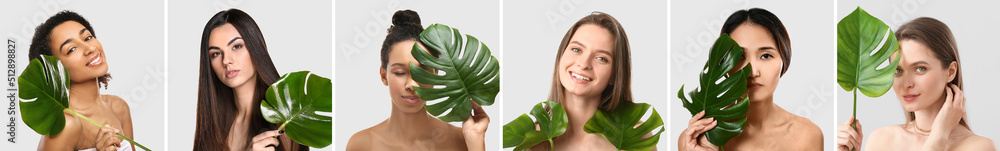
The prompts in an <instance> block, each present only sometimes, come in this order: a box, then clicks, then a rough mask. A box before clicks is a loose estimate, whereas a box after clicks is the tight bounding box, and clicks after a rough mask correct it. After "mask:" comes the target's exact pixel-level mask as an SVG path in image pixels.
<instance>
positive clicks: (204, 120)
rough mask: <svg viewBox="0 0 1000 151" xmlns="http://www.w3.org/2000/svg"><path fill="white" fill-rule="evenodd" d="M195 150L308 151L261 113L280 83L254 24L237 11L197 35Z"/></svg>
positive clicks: (220, 16) (220, 15)
mask: <svg viewBox="0 0 1000 151" xmlns="http://www.w3.org/2000/svg"><path fill="white" fill-rule="evenodd" d="M200 52H201V53H200V54H199V55H200V56H201V57H200V60H201V63H200V65H199V73H198V79H199V80H198V111H197V117H198V119H197V129H195V139H194V150H199V151H200V150H213V151H215V150H308V149H309V148H308V147H305V146H304V145H300V144H298V143H295V142H293V141H291V139H289V138H288V137H287V135H284V134H283V133H284V132H283V131H280V130H275V129H277V125H276V124H271V123H268V122H267V121H266V120H265V119H264V117H263V115H262V114H261V112H260V103H261V100H263V99H264V95H265V91H266V90H267V88H268V86H270V85H271V84H273V83H274V82H275V81H277V80H278V78H280V76H279V75H278V72H277V70H276V69H275V68H274V64H273V63H272V62H271V57H270V55H269V54H268V51H267V44H266V43H265V42H264V36H263V34H262V33H261V31H260V28H259V27H258V26H257V23H256V22H254V20H253V18H251V17H250V15H248V14H247V13H245V12H243V11H241V10H239V9H229V10H225V11H221V12H219V13H216V14H215V16H213V17H212V18H211V19H209V21H208V24H206V25H205V29H204V31H203V32H202V37H201V51H200Z"/></svg>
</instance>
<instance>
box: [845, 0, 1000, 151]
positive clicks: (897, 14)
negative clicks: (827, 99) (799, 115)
mask: <svg viewBox="0 0 1000 151" xmlns="http://www.w3.org/2000/svg"><path fill="white" fill-rule="evenodd" d="M998 4H1000V3H998V1H973V0H961V1H923V0H883V1H865V2H863V3H862V2H859V1H851V0H841V1H839V2H838V3H837V7H838V8H837V20H838V21H839V20H840V19H841V18H843V17H844V16H847V14H850V13H851V12H852V11H854V9H855V8H857V7H858V6H861V8H862V9H865V11H867V12H868V13H869V14H871V15H872V16H875V17H876V18H879V19H880V20H882V21H883V22H885V23H886V24H887V25H889V27H890V28H892V30H893V32H895V31H896V29H897V28H899V26H900V25H903V24H904V23H906V22H909V21H911V20H913V19H916V18H917V17H925V16H926V17H933V18H935V19H938V20H941V22H944V23H945V24H947V25H948V28H951V32H952V34H954V36H955V41H957V42H958V49H959V57H960V59H961V61H962V69H963V70H962V74H963V75H962V78H963V80H964V84H965V86H964V88H965V89H964V92H965V98H966V100H967V102H966V104H965V107H966V108H965V109H966V114H965V115H967V117H968V122H969V126H970V127H972V132H974V133H976V135H980V136H985V137H987V138H990V139H992V140H993V142H994V143H996V142H997V140H1000V129H997V127H1000V122H997V121H996V119H997V118H996V113H995V111H996V110H995V109H992V108H994V107H996V106H1000V102H997V101H996V99H995V98H992V97H990V94H996V90H997V88H996V85H997V84H1000V82H998V81H997V80H996V79H995V78H994V77H995V75H997V74H1000V71H998V70H996V68H997V67H998V66H1000V61H997V59H996V56H998V55H1000V52H998V51H994V50H993V49H994V48H995V47H996V46H995V44H996V41H997V40H1000V39H997V38H996V37H994V36H995V35H998V34H1000V32H998V31H997V30H993V29H995V28H996V25H998V24H1000V20H997V19H995V18H991V16H994V14H996V11H993V9H994V6H997V5H998ZM987 14H990V15H987ZM836 91H837V97H838V99H837V100H839V101H837V106H839V108H838V109H837V121H836V123H835V124H844V122H847V120H849V119H850V118H851V109H852V105H853V102H852V101H853V94H852V93H851V92H850V91H844V89H842V88H840V86H837V89H836ZM991 111H993V112H991ZM857 112H858V119H859V120H861V124H863V125H864V128H863V129H862V130H863V131H864V134H871V132H873V131H875V129H878V128H881V127H886V126H892V125H899V124H904V123H905V122H906V120H905V116H904V115H903V108H902V107H901V105H900V104H899V99H898V98H896V93H895V92H894V90H889V92H887V93H885V95H882V97H878V98H871V97H867V96H865V95H862V94H858V111H857ZM834 137H836V136H834ZM828 138H830V137H828ZM867 139H868V138H865V141H868V140H867ZM862 145H864V146H867V145H868V144H862Z"/></svg>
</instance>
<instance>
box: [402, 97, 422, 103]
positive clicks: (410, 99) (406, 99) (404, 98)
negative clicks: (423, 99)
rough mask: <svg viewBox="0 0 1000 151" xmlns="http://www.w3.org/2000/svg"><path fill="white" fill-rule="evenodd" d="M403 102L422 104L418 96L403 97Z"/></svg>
mask: <svg viewBox="0 0 1000 151" xmlns="http://www.w3.org/2000/svg"><path fill="white" fill-rule="evenodd" d="M403 100H404V101H406V103H410V104H417V102H420V97H418V96H403Z"/></svg>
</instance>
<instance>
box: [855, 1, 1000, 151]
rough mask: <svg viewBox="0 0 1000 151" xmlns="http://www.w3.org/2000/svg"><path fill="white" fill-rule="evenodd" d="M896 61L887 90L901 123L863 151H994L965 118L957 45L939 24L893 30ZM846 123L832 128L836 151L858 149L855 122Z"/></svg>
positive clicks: (880, 132)
mask: <svg viewBox="0 0 1000 151" xmlns="http://www.w3.org/2000/svg"><path fill="white" fill-rule="evenodd" d="M896 38H898V39H899V45H900V50H899V51H898V52H897V53H901V55H902V57H900V58H896V57H895V56H896V55H895V54H894V55H892V56H893V57H891V58H890V59H901V60H899V66H897V67H896V73H895V78H894V80H893V84H892V89H893V91H894V92H895V93H896V97H897V98H898V99H899V103H900V104H902V107H903V110H904V115H905V116H906V123H903V124H900V125H894V126H886V127H882V128H879V129H876V130H875V131H874V132H872V133H871V134H869V137H868V142H867V144H868V145H867V146H865V149H866V150H996V146H994V144H993V141H992V140H990V139H989V138H986V137H982V136H979V135H976V134H975V133H973V132H972V129H971V127H969V124H968V122H967V121H968V120H967V118H966V117H965V102H966V99H965V95H964V91H963V88H962V68H961V62H960V61H959V57H958V45H957V44H956V42H955V37H954V36H953V35H952V34H951V29H949V28H948V26H947V25H945V24H944V23H943V22H941V21H939V20H937V19H934V18H929V17H921V18H917V19H914V20H913V21H910V22H908V23H906V24H903V25H902V26H900V27H899V29H897V30H896ZM853 120H854V118H853V117H852V118H851V119H850V120H848V121H847V122H846V123H844V125H840V126H838V127H837V131H838V132H837V149H838V150H851V149H852V148H861V141H862V140H863V136H864V135H862V133H861V132H862V131H861V128H862V127H861V121H856V123H857V125H856V126H857V130H854V129H853V128H852V126H851V123H852V121H853Z"/></svg>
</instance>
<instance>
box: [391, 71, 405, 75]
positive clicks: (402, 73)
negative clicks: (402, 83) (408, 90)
mask: <svg viewBox="0 0 1000 151" xmlns="http://www.w3.org/2000/svg"><path fill="white" fill-rule="evenodd" d="M392 74H395V75H398V76H401V75H406V72H398V71H397V72H392Z"/></svg>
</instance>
